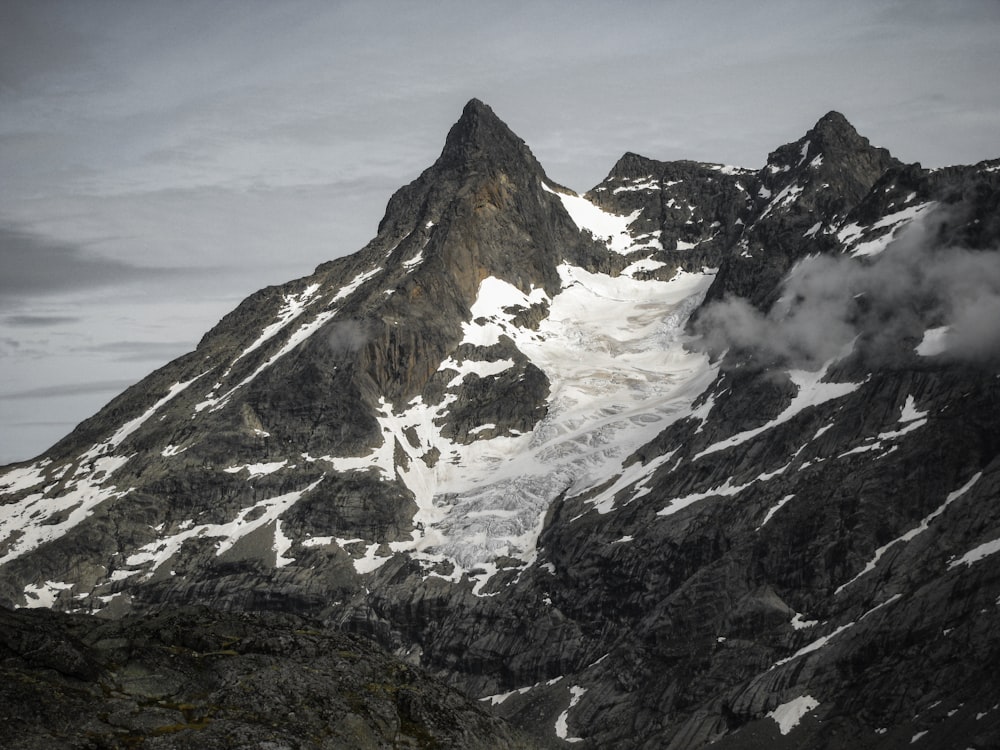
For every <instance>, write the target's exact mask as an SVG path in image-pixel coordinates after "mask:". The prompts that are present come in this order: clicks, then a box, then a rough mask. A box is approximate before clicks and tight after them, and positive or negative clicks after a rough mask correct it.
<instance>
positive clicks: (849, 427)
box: [0, 100, 1000, 748]
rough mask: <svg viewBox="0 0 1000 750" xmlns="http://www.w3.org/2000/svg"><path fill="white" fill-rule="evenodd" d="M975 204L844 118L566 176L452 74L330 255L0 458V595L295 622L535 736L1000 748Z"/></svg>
mask: <svg viewBox="0 0 1000 750" xmlns="http://www.w3.org/2000/svg"><path fill="white" fill-rule="evenodd" d="M998 217H1000V162H997V161H993V162H983V163H981V164H978V165H975V166H969V167H953V168H949V169H945V170H936V171H929V170H924V169H922V168H921V167H920V166H919V165H903V164H901V163H899V162H898V161H897V160H895V159H894V158H893V157H891V156H890V155H889V153H888V152H887V151H885V150H884V149H881V148H876V147H874V146H872V145H871V144H869V143H868V141H867V140H866V139H864V138H863V137H862V136H860V135H859V134H858V133H857V132H856V131H855V130H854V129H853V127H851V125H850V124H849V123H848V122H847V121H846V120H845V119H844V118H843V116H841V115H839V114H837V113H835V112H833V113H830V114H828V115H826V116H824V117H823V118H822V119H821V120H820V121H819V122H818V123H817V124H816V126H815V127H814V128H813V129H811V130H810V131H809V132H808V133H806V135H805V136H803V137H802V138H801V139H799V140H798V141H795V142H793V143H790V144H787V145H784V146H781V147H779V148H777V149H776V150H775V151H774V152H773V153H772V154H771V156H770V157H769V159H768V163H767V164H766V165H765V166H764V167H763V168H761V169H759V170H757V169H746V168H740V167H733V166H726V165H719V164H708V163H696V162H687V161H682V162H659V161H655V160H652V159H648V158H645V157H642V156H638V155H636V154H626V155H625V156H623V157H622V159H620V160H619V161H618V163H617V164H616V165H614V167H613V168H612V170H611V172H610V173H609V174H608V177H607V178H606V179H605V180H604V181H602V182H601V183H600V184H599V185H598V186H596V187H595V188H594V189H592V190H591V191H589V192H587V193H586V194H584V195H582V196H581V195H577V194H576V193H573V192H572V191H570V190H567V189H566V188H563V187H561V186H559V185H557V184H556V183H554V182H553V181H552V180H550V179H549V178H548V177H547V176H546V174H545V172H544V170H543V169H542V167H541V166H540V165H539V164H538V162H537V161H536V160H535V158H534V156H533V155H532V154H531V152H530V150H529V149H528V147H527V146H526V145H525V144H524V142H523V141H521V140H520V139H519V138H518V137H517V136H516V135H515V134H513V133H512V132H511V131H510V130H509V128H507V126H506V125H505V124H504V123H503V122H502V121H501V120H500V119H499V118H497V116H496V115H495V114H494V113H493V111H492V110H491V109H490V108H489V107H487V106H486V105H485V104H483V103H481V102H478V101H476V100H473V101H471V102H470V103H469V104H468V105H467V106H466V107H465V109H464V111H463V113H462V115H461V117H460V119H459V121H458V122H457V123H456V124H455V126H454V127H453V128H452V129H451V131H450V132H449V134H448V136H447V138H446V141H445V146H444V149H443V151H442V154H441V157H440V158H439V159H438V160H437V161H436V162H435V163H434V164H433V165H432V166H431V167H430V168H428V169H427V170H426V171H425V172H424V173H423V174H422V175H421V176H420V177H418V178H417V179H416V180H415V181H414V182H413V183H411V184H410V185H407V186H405V187H403V188H401V189H400V190H399V191H398V192H397V193H396V194H395V195H394V196H393V197H392V199H391V200H390V202H389V205H388V208H387V210H386V214H385V217H384V219H383V220H382V222H381V223H380V225H379V227H378V233H377V235H376V236H375V238H374V239H373V240H372V241H371V242H370V243H369V244H368V245H366V246H365V247H364V248H362V249H361V250H360V251H359V252H358V253H356V254H354V255H352V256H349V257H346V258H340V259H337V260H335V261H331V262H329V263H324V264H323V265H321V266H320V267H319V268H317V270H316V272H315V273H314V274H313V275H311V276H309V277H306V278H303V279H298V280H294V281H291V282H288V283H285V284H283V285H281V286H276V287H269V288H267V289H264V290H261V291H260V292H258V293H256V294H254V295H252V296H251V297H249V298H248V299H247V300H245V301H244V302H243V303H242V304H241V305H240V306H239V307H238V308H237V309H236V310H234V311H233V312H232V313H230V314H229V315H228V316H226V317H225V318H224V319H223V320H222V321H220V323H219V324H218V325H217V326H216V327H215V328H213V329H212V330H211V331H209V332H208V333H207V334H206V335H205V337H204V338H203V339H202V341H201V343H200V344H199V346H198V348H197V349H196V350H195V351H194V352H192V353H190V354H188V355H186V356H184V357H182V358H180V359H178V360H176V361H175V362H172V363H171V364H169V365H167V366H166V367H164V368H162V369H160V370H158V371H156V372H154V373H152V374H151V375H150V376H149V377H148V378H146V379H145V380H143V381H142V382H140V383H138V384H137V385H136V386H134V387H133V388H131V389H129V390H128V391H127V392H126V393H124V394H123V395H122V396H121V397H119V398H118V399H116V400H114V401H113V402H111V403H110V404H108V406H107V407H105V408H104V409H103V410H102V411H101V412H99V413H98V414H97V415H95V416H94V417H92V418H91V419H89V420H87V421H86V422H84V423H83V424H81V425H80V426H79V427H78V428H77V430H75V431H74V432H73V433H71V434H70V435H68V436H67V437H66V438H65V439H63V440H62V441H61V442H60V443H59V444H57V445H56V446H55V447H54V448H53V449H52V450H51V451H49V452H48V453H47V454H45V455H44V456H41V457H39V458H38V459H37V460H35V461H33V462H28V463H25V464H21V465H18V466H12V467H7V468H5V469H4V470H3V473H2V474H0V487H2V490H3V493H4V494H3V503H4V504H3V505H2V506H0V511H2V512H0V598H2V600H3V602H4V603H5V604H6V605H7V606H11V607H47V608H52V609H57V610H63V611H69V612H78V613H96V614H98V615H100V616H101V617H104V618H117V617H121V616H123V615H126V614H128V613H131V615H132V616H135V615H140V614H143V613H155V612H169V611H171V610H172V609H173V608H175V607H178V606H190V605H204V606H207V607H209V608H212V609H213V610H232V611H236V612H259V611H269V612H281V613H285V614H297V615H304V616H308V617H311V618H315V619H318V620H321V621H322V622H323V624H324V625H323V627H325V628H328V629H331V630H344V631H349V632H351V633H354V634H360V635H364V636H368V637H371V638H374V639H376V640H378V641H379V642H380V643H381V644H382V645H383V646H386V647H388V648H390V649H392V650H393V651H395V652H396V653H397V655H398V656H400V657H403V658H405V659H406V660H407V663H408V664H410V665H412V666H413V667H414V668H418V665H419V668H421V669H426V670H430V671H431V672H433V673H434V674H436V675H437V676H438V677H440V678H443V679H445V680H447V681H449V682H450V683H452V684H453V685H455V686H456V687H458V688H459V689H460V690H461V691H463V692H464V693H465V694H466V695H467V696H469V697H471V698H473V699H481V700H482V702H481V707H483V708H488V709H490V710H492V711H494V712H495V713H497V714H500V715H501V716H503V717H505V718H506V719H507V720H508V721H509V722H511V723H512V724H513V725H515V726H516V727H518V728H519V729H520V730H523V731H525V732H528V733H530V735H531V736H532V737H533V738H534V739H533V740H532V741H537V742H539V743H548V742H551V743H553V744H554V745H555V746H562V745H564V744H566V743H569V744H578V745H579V746H580V747H593V748H604V747H623V748H625V747H649V748H662V747H670V748H695V747H701V746H704V745H707V744H710V743H715V744H717V745H718V746H720V747H730V748H751V747H761V746H767V747H779V748H780V747H786V746H787V747H805V746H808V747H830V748H848V747H850V748H855V747H897V746H904V745H907V746H908V745H909V743H910V742H911V741H912V742H914V743H915V744H916V743H919V744H920V746H922V747H942V748H944V747H955V746H959V745H961V746H963V747H964V746H970V747H987V746H991V745H996V744H998V743H1000V710H998V709H997V708H996V706H997V704H1000V689H998V685H997V678H996V676H995V674H994V673H993V670H991V669H990V666H989V665H990V664H991V663H994V662H995V661H996V657H997V656H998V654H997V647H998V642H1000V635H998V633H1000V631H998V630H997V629H996V628H995V627H993V626H992V623H993V621H994V619H995V615H996V610H997V606H998V604H997V602H998V601H1000V581H998V576H997V573H996V571H997V569H998V568H997V566H996V565H995V564H994V563H995V560H996V559H997V558H994V557H993V555H994V554H995V553H997V552H998V551H1000V543H998V542H997V540H998V539H1000V506H998V505H997V503H996V498H997V494H998V489H1000V486H998V485H1000V472H998V466H1000V465H998V462H997V454H998V449H1000V416H998V407H997V404H998V385H1000V378H998V375H1000V364H998V363H1000V333H998V331H1000V327H998V326H997V325H996V321H997V320H1000V255H998V253H997V247H998V244H1000V218H998ZM80 627H81V628H83V629H84V630H86V629H87V628H88V627H97V626H95V625H89V626H87V625H81V626H80ZM248 627H253V626H252V625H251V626H248ZM260 627H262V628H263V627H265V625H264V624H261V625H260ZM81 679H82V678H81ZM511 736H512V737H513V736H514V735H511ZM963 742H964V743H965V744H964V745H962V744H961V743H963ZM956 743H957V744H956Z"/></svg>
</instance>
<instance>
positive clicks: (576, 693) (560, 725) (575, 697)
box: [556, 685, 587, 742]
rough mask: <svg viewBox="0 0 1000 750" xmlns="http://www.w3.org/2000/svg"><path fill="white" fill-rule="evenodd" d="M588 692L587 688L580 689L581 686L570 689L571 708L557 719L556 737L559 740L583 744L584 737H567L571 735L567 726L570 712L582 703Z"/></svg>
mask: <svg viewBox="0 0 1000 750" xmlns="http://www.w3.org/2000/svg"><path fill="white" fill-rule="evenodd" d="M586 692H587V688H585V687H580V686H579V685H573V687H571V688H570V689H569V693H570V698H569V707H568V708H567V709H566V710H565V711H563V712H562V713H561V714H559V717H558V718H557V719H556V737H558V738H559V739H561V740H564V741H566V742H583V738H582V737H569V736H567V735H568V733H569V727H568V726H567V724H566V722H567V720H568V719H569V712H570V710H571V709H573V707H574V706H576V704H577V703H579V702H580V698H582V697H583V696H584V694H585V693H586Z"/></svg>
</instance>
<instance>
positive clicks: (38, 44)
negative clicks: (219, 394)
mask: <svg viewBox="0 0 1000 750" xmlns="http://www.w3.org/2000/svg"><path fill="white" fill-rule="evenodd" d="M997 40H1000V2H997V1H996V0H949V2H931V1H930V0H927V1H925V0H847V1H839V2H829V0H818V1H813V0H809V1H801V0H797V1H795V2H792V1H791V0H789V1H787V2H780V1H770V0H765V1H763V2H752V3H751V2H745V0H732V1H729V2H722V1H720V2H715V1H703V2H697V1H696V0H688V2H684V3H680V2H608V0H598V1H594V2H588V1H581V0H575V1H574V2H547V3H546V2H538V0H535V1H534V2H469V1H468V0H465V1H463V2H421V3H417V2H407V1H403V0H399V1H397V2H372V1H368V2H334V1H333V0H329V1H324V2H320V1H319V0H302V1H301V2H288V1H284V2H264V1H263V0H260V1H259V2H255V1H254V0H233V1H232V2H226V1H225V0H212V2H204V1H203V0H196V1H191V2H185V1H183V0H178V1H173V2H167V1H166V0H148V1H147V2H143V1H141V0H128V1H125V0H122V1H120V2H110V1H109V2H103V1H100V0H93V1H91V0H73V1H70V0H66V1H65V2H58V1H52V2H50V1H47V0H26V1H23V2H22V1H19V0H3V2H0V176H2V177H0V264H2V265H0V270H2V273H0V464H2V463H6V462H10V461H14V460H21V459H25V458H29V457H32V456H34V455H36V454H38V453H39V452H41V451H42V450H44V449H45V448H47V447H48V446H49V445H51V444H52V443H53V442H55V441H56V440H57V439H58V438H60V437H62V436H63V435H65V434H66V433H67V432H69V430H71V429H72V427H73V426H74V425H75V424H76V423H77V422H79V421H80V420H81V419H83V418H85V417H87V416H89V415H90V414H92V413H94V412H95V411H96V410H97V409H98V408H100V406H102V405H103V404H104V403H106V402H107V401H108V400H110V399H111V398H112V397H113V396H114V395H115V394H116V393H118V392H120V391H121V390H122V389H123V388H124V387H126V386H127V385H129V384H131V383H133V382H135V381H136V380H138V379H139V378H141V377H142V376H144V375H145V374H147V373H149V372H151V371H152V370H153V369H155V368H156V367H158V366H160V365H162V364H164V363H165V362H167V361H169V360H170V359H172V358H173V357H175V356H177V355H180V354H182V353H184V352H186V351H190V350H191V349H193V348H194V346H195V345H196V343H197V341H198V339H199V338H200V336H201V335H202V334H203V333H204V332H205V331H207V330H208V328H209V327H211V325H212V324H214V323H215V322H216V321H217V320H218V319H219V318H220V317H221V316H222V315H223V314H224V313H226V312H227V311H228V310H230V309H231V308H232V307H234V306H235V305H236V304H237V303H238V302H239V300H240V299H242V298H243V297H244V296H246V295H247V294H249V293H250V292H252V291H254V290H256V289H258V288H260V287H262V286H265V285H268V284H277V283H282V282H284V281H287V280H289V279H292V278H296V277H298V276H303V275H305V274H308V273H310V272H311V271H312V269H313V268H314V267H315V266H316V265H318V264H319V263H321V262H323V261H324V260H328V259H330V258H333V257H336V256H339V255H344V254H347V253H350V252H353V251H355V250H357V249H359V248H360V247H361V246H362V245H363V244H364V243H365V242H367V240H368V239H370V238H371V237H372V236H373V235H374V233H375V229H376V226H377V224H378V221H379V219H380V218H381V216H382V213H383V210H384V208H385V203H386V201H387V200H388V198H389V196H390V195H391V194H392V192H393V191H394V190H395V189H396V188H398V187H400V186H401V185H403V184H405V183H407V182H409V181H410V180H412V179H414V178H415V177H416V176H417V175H418V174H419V173H420V171H421V170H423V169H424V168H425V167H427V166H429V165H430V164H431V163H432V162H433V161H434V159H435V158H436V157H437V155H438V153H439V152H440V149H441V146H442V145H443V143H444V137H445V134H446V133H447V130H448V128H449V127H450V125H451V124H452V123H453V122H454V121H455V120H456V119H457V118H458V116H459V115H460V113H461V110H462V106H463V105H464V103H465V102H466V101H467V100H468V99H469V98H471V97H473V96H475V97H478V98H480V99H482V100H483V101H485V102H486V103H487V104H489V105H491V106H492V107H493V109H494V110H495V111H496V113H497V114H498V115H499V116H500V117H501V118H502V119H503V120H505V121H506V122H507V123H508V124H509V125H510V126H511V127H512V128H513V130H514V131H515V132H516V133H518V135H520V136H521V137H522V138H524V139H525V141H527V143H528V145H529V146H530V147H531V149H532V150H533V152H534V153H535V155H536V156H537V157H538V159H539V161H541V163H542V165H543V166H544V167H545V168H546V171H547V172H548V174H549V176H550V177H552V179H554V180H556V181H558V182H560V183H562V184H565V185H567V186H569V187H572V188H574V189H576V190H579V191H581V192H582V191H584V190H586V189H588V188H590V187H592V186H593V185H594V184H596V183H597V182H599V181H600V180H601V179H602V178H603V177H604V175H605V174H606V173H607V172H608V170H609V169H610V168H611V166H612V165H613V164H614V162H615V161H616V160H617V158H618V157H619V156H621V154H622V153H624V152H625V151H636V152H639V153H641V154H644V155H646V156H650V157H653V158H657V159H665V160H667V159H682V158H690V159H700V160H705V161H715V162H724V163H729V164H737V165H740V166H746V167H760V166H762V165H763V164H764V162H765V160H766V158H767V154H768V152H769V151H771V150H773V149H774V148H776V147H777V146H779V145H781V144H783V143H787V142H789V141H793V140H795V139H797V138H798V137H800V136H801V135H802V134H803V133H804V132H805V131H806V130H807V129H808V128H809V127H811V126H812V124H813V123H815V121H816V120H817V119H819V117H821V116H822V115H823V114H824V113H825V112H827V111H829V110H831V109H837V110H839V111H841V112H843V113H844V114H845V115H847V117H848V119H849V120H850V121H851V122H852V123H853V124H854V125H855V127H857V128H858V130H859V131H860V132H861V133H862V134H863V135H865V136H867V137H868V138H869V139H870V140H871V141H872V142H873V143H875V144H876V145H880V146H885V147H887V148H889V149H890V151H892V153H893V154H894V155H896V156H897V157H899V158H900V159H903V160H904V161H920V162H922V163H923V164H924V165H925V166H943V165H947V164H955V163H972V162H976V161H979V160H981V159H985V158H992V157H997V156H1000V138H998V135H1000V84H998V79H997V75H998V72H1000V44H998V41H997Z"/></svg>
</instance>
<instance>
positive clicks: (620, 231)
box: [542, 182, 642, 255]
mask: <svg viewBox="0 0 1000 750" xmlns="http://www.w3.org/2000/svg"><path fill="white" fill-rule="evenodd" d="M542 187H543V188H544V189H545V190H546V191H547V192H549V193H552V194H553V195H556V196H558V198H559V200H561V201H562V204H563V207H564V208H565V209H566V213H568V214H569V216H570V218H571V219H572V220H573V223H574V224H576V225H577V226H578V227H579V228H580V229H585V230H586V231H588V232H590V233H591V234H592V235H594V238H595V239H599V240H604V241H605V242H607V245H608V248H609V249H610V250H612V251H613V252H616V253H618V254H620V255H627V254H628V253H629V252H631V251H632V249H633V242H632V237H631V235H630V234H629V231H628V228H629V226H630V225H631V224H632V222H633V221H635V220H636V219H637V218H639V214H641V213H642V209H641V208H639V209H636V210H635V211H633V212H632V213H631V214H629V215H628V216H620V215H618V214H613V213H609V212H608V211H605V210H603V209H601V208H599V207H597V206H596V205H594V204H593V203H591V202H590V201H588V200H587V199H586V198H583V197H582V196H579V195H568V194H566V193H560V192H558V191H556V190H553V189H552V188H550V187H549V186H548V185H546V184H545V183H544V182H543V183H542Z"/></svg>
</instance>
